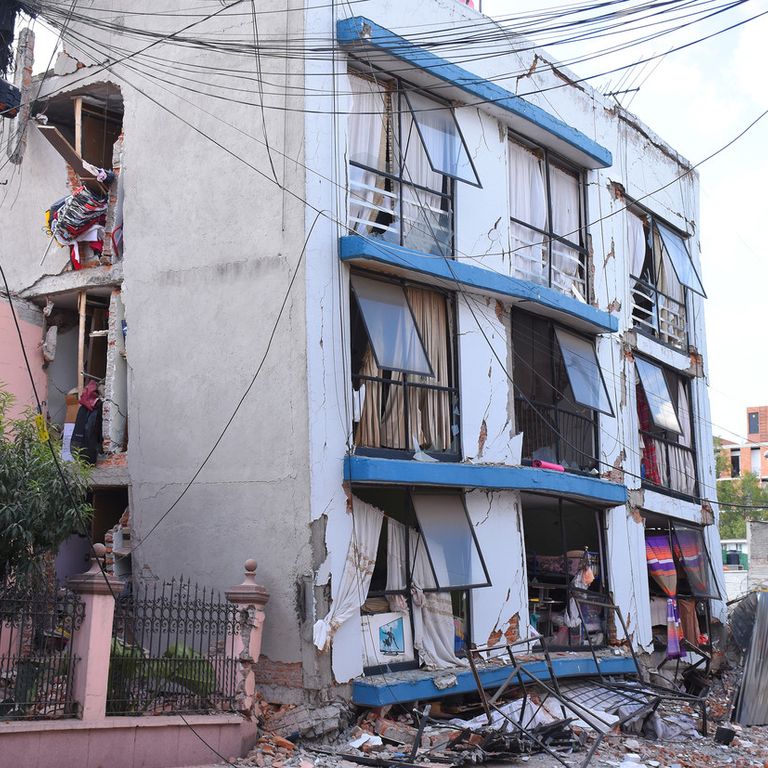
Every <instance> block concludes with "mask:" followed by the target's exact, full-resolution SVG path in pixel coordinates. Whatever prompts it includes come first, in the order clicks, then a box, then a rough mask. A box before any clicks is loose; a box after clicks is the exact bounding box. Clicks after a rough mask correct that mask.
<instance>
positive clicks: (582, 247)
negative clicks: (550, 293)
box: [507, 129, 592, 303]
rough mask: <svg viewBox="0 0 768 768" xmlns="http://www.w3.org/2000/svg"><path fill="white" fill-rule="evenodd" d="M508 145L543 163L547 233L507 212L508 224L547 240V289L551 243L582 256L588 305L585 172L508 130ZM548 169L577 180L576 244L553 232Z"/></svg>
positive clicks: (588, 256) (587, 215)
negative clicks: (533, 155)
mask: <svg viewBox="0 0 768 768" xmlns="http://www.w3.org/2000/svg"><path fill="white" fill-rule="evenodd" d="M507 141H508V142H511V143H514V144H518V145H519V146H521V147H522V148H523V149H525V150H528V151H530V152H532V153H533V154H537V155H540V159H541V161H542V162H543V163H544V188H545V193H546V196H547V228H546V229H540V228H539V227H534V226H532V225H531V224H530V223H529V222H527V221H523V220H522V219H518V218H517V217H516V216H513V215H512V212H511V211H509V214H508V215H509V219H510V221H513V222H515V223H516V224H521V225H522V226H524V227H528V229H530V230H532V231H533V232H537V233H538V234H540V235H543V236H544V237H545V238H546V248H547V265H548V269H549V274H548V275H547V285H549V286H550V287H551V286H552V243H553V242H554V241H557V242H560V243H562V244H563V245H565V246H567V247H569V248H572V249H573V250H575V251H578V253H579V254H581V256H582V257H583V259H584V261H583V264H582V268H583V270H584V286H585V288H586V295H585V296H584V299H585V300H586V301H587V303H589V301H590V296H591V293H592V291H591V290H590V284H589V264H590V255H589V249H588V248H587V235H588V232H587V222H588V221H589V211H588V208H587V171H586V170H585V169H584V168H580V167H579V166H577V165H575V164H573V163H571V162H569V161H568V160H566V159H565V158H563V157H561V156H560V155H558V154H556V153H554V152H552V151H551V150H549V149H547V147H544V146H541V145H540V144H536V143H535V142H533V141H531V140H530V139H528V138H526V137H525V136H522V135H520V134H519V133H516V132H515V131H513V130H511V129H508V130H507ZM550 165H554V166H555V167H556V168H559V169H560V170H561V171H565V172H566V173H570V174H573V175H574V176H576V179H577V181H578V185H579V230H578V235H579V240H578V242H576V241H574V240H569V239H568V238H566V237H563V236H562V235H558V234H557V233H556V232H555V231H554V230H553V229H552V185H551V182H550V172H549V169H550Z"/></svg>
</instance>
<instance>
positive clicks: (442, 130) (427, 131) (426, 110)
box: [405, 91, 481, 187]
mask: <svg viewBox="0 0 768 768" xmlns="http://www.w3.org/2000/svg"><path fill="white" fill-rule="evenodd" d="M405 98H406V100H407V102H408V106H409V107H410V110H411V114H412V115H413V119H414V121H415V122H416V126H417V127H418V129H419V135H420V136H421V140H422V142H423V144H424V149H425V150H426V153H427V156H428V157H429V162H430V164H431V166H432V168H433V169H434V170H435V171H437V172H438V173H444V174H445V175H446V176H451V177H453V178H454V179H458V180H459V181H465V182H467V184H472V185H473V186H475V187H479V186H481V185H480V180H479V179H478V178H477V173H475V169H474V167H473V166H472V161H471V160H470V159H469V152H468V151H467V147H466V144H465V143H464V139H463V138H462V136H461V132H460V131H459V125H458V123H457V122H456V117H455V115H454V114H453V110H452V109H451V108H450V107H448V106H444V105H441V104H438V103H436V102H434V101H432V100H431V99H428V98H426V97H425V96H422V95H421V94H420V93H415V92H413V91H411V92H409V93H406V94H405Z"/></svg>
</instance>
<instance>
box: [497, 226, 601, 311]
mask: <svg viewBox="0 0 768 768" xmlns="http://www.w3.org/2000/svg"><path fill="white" fill-rule="evenodd" d="M510 226H511V248H512V273H513V276H514V277H518V278H520V279H521V280H526V281H528V282H531V283H536V284H537V285H545V286H548V287H550V288H557V289H558V290H559V291H561V292H562V293H565V294H568V295H573V294H574V293H578V295H579V296H581V297H582V298H584V299H585V300H586V299H587V297H588V293H587V291H588V288H587V280H586V274H587V270H586V262H587V257H586V254H585V253H584V252H583V251H582V250H580V249H579V248H576V247H574V246H573V245H572V244H569V243H567V242H566V241H564V240H562V239H560V238H558V237H556V236H554V235H551V234H548V233H546V232H543V231H541V230H539V229H535V228H532V227H529V226H527V225H525V224H523V223H521V222H519V221H517V220H516V219H510Z"/></svg>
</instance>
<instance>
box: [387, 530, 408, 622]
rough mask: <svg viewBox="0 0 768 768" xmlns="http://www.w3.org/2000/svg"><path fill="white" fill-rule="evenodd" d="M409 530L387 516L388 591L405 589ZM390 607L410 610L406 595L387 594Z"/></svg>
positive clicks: (404, 611)
mask: <svg viewBox="0 0 768 768" xmlns="http://www.w3.org/2000/svg"><path fill="white" fill-rule="evenodd" d="M407 534H408V530H407V529H406V527H405V526H404V525H403V524H402V523H399V522H398V521H397V520H392V518H389V517H388V518H387V586H386V589H387V592H390V591H394V590H398V589H400V590H405V585H406V572H405V568H406V565H407V563H406V556H405V541H406V538H405V537H406V536H407ZM387 600H388V601H389V607H390V609H391V610H393V611H397V612H398V613H407V612H408V602H407V601H406V599H405V595H387Z"/></svg>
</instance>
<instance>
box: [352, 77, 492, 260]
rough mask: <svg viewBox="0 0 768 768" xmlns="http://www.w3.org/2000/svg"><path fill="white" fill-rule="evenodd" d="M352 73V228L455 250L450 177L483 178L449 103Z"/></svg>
mask: <svg viewBox="0 0 768 768" xmlns="http://www.w3.org/2000/svg"><path fill="white" fill-rule="evenodd" d="M349 80H350V85H351V90H352V111H351V113H350V116H349V121H348V123H347V127H348V147H349V228H350V229H351V230H352V231H353V232H356V233H358V234H361V235H367V236H371V237H380V238H382V239H383V240H385V241H387V242H391V243H395V244H397V245H404V246H407V247H409V248H413V249H414V250H417V251H422V252H425V253H430V254H434V255H438V256H445V257H450V256H452V255H453V231H454V224H453V219H454V215H453V211H454V185H455V182H457V181H462V182H465V183H467V184H471V185H474V186H480V182H479V180H478V177H477V173H476V172H475V169H474V166H473V164H472V160H471V158H470V156H469V152H468V150H467V146H466V144H465V142H464V139H463V137H462V135H461V131H460V129H459V125H458V123H457V121H456V117H455V115H454V113H453V110H452V109H451V108H450V107H449V106H448V105H447V104H444V103H440V102H438V101H435V100H433V99H430V98H428V97H427V96H425V95H423V94H422V93H420V92H419V91H417V90H415V89H413V88H410V87H409V86H407V85H406V84H405V83H403V82H402V81H400V80H391V79H387V78H382V79H377V80H372V79H369V78H366V77H362V76H357V75H352V76H350V78H349Z"/></svg>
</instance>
